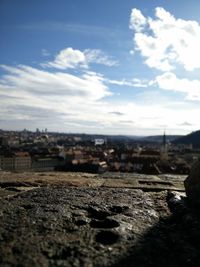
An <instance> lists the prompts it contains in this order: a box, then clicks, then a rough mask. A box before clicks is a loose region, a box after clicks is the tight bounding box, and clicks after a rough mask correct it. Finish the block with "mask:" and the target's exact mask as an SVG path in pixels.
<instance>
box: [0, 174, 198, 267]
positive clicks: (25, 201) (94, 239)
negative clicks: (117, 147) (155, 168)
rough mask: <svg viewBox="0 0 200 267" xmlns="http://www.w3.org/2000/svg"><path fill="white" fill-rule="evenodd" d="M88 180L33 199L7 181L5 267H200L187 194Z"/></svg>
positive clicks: (2, 215) (0, 235)
mask: <svg viewBox="0 0 200 267" xmlns="http://www.w3.org/2000/svg"><path fill="white" fill-rule="evenodd" d="M41 177H42V176H41ZM51 178H52V180H53V176H52V177H51ZM37 179H38V178H37ZM54 179H55V177H54ZM79 179H80V177H79ZM84 179H85V178H84V177H83V180H84ZM88 179H89V181H88V182H89V183H88V184H87V182H86V180H84V183H83V180H82V181H79V186H77V185H78V182H77V181H76V183H75V184H76V187H75V186H74V184H73V183H74V181H75V180H73V183H72V184H71V186H69V183H66V184H64V183H62V184H61V183H60V182H59V183H57V181H55V183H53V182H50V183H49V182H48V181H46V184H45V183H44V180H43V182H41V185H42V186H40V187H39V186H38V187H35V188H34V187H32V188H29V189H28V190H27V191H25V190H21V189H19V187H18V186H19V184H18V182H19V181H16V184H15V186H16V187H15V186H14V184H12V187H10V184H9V188H8V187H7V186H8V184H5V183H7V181H6V180H4V181H3V182H2V186H4V187H5V189H6V190H4V189H2V190H4V194H2V195H1V197H0V266H3V267H4V266H5V267H8V266H10V267H15V266H18V267H19V266H21V267H26V266H28V267H29V266H30V267H32V266H35V267H36V266H41V267H51V266H52V267H53V266H66V267H69V266H72V267H82V266H83V267H100V266H101V267H106V266H112V267H122V266H123V267H124V266H137V267H138V266H139V267H147V266H152V267H158V266H159V267H160V266H162V267H169V266H172V267H175V266H176V267H178V266H193V267H195V266H200V258H199V250H200V243H199V239H200V214H199V213H198V212H196V210H193V209H191V208H188V206H187V201H186V198H185V195H184V192H183V193H180V192H177V191H169V190H160V191H157V188H155V191H154V190H153V189H152V190H151V191H149V188H148V191H147V192H146V189H145V188H144V187H143V190H141V189H130V188H126V187H119V186H118V187H116V188H114V187H108V186H101V185H102V183H99V181H98V182H97V183H96V180H95V179H94V183H93V184H92V182H91V180H90V178H88ZM149 180H151V179H149ZM145 181H146V182H148V181H147V177H145ZM23 182H24V180H23V179H22V180H21V183H23ZM29 182H31V181H29ZM128 182H129V181H128ZM12 183H14V180H12ZM26 183H27V180H26ZM115 183H117V182H115ZM120 183H121V182H120ZM86 184H87V185H86ZM113 184H114V182H113ZM26 186H27V184H24V187H25V188H26ZM29 186H30V184H29ZM32 186H33V184H32ZM17 190H18V191H17ZM7 192H8V194H7ZM10 192H13V193H12V194H10Z"/></svg>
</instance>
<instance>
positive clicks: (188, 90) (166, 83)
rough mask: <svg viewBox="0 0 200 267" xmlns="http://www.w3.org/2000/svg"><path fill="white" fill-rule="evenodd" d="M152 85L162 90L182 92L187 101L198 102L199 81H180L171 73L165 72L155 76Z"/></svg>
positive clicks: (199, 97) (199, 95)
mask: <svg viewBox="0 0 200 267" xmlns="http://www.w3.org/2000/svg"><path fill="white" fill-rule="evenodd" d="M154 84H156V85H157V86H158V87H159V88H161V89H164V90H172V91H177V92H182V93H184V94H185V95H186V99H188V100H196V101H200V80H189V79H186V78H182V79H181V78H178V77H177V76H176V75H175V74H174V73H172V72H166V73H164V74H162V75H159V76H157V77H156V79H155V80H154Z"/></svg>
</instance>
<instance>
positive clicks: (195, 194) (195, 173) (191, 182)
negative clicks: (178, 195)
mask: <svg viewBox="0 0 200 267" xmlns="http://www.w3.org/2000/svg"><path fill="white" fill-rule="evenodd" d="M184 185H185V192H186V195H187V197H188V200H189V201H190V203H191V204H192V205H198V206H199V205H200V160H198V161H197V162H196V163H195V164H194V165H193V167H192V170H191V172H190V174H189V175H188V177H187V179H186V180H185V181H184Z"/></svg>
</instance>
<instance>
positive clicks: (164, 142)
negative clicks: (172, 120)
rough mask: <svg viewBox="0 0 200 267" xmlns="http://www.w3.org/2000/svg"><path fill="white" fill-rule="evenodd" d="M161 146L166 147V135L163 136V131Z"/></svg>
mask: <svg viewBox="0 0 200 267" xmlns="http://www.w3.org/2000/svg"><path fill="white" fill-rule="evenodd" d="M163 146H164V147H165V146H166V135H165V131H164V134H163Z"/></svg>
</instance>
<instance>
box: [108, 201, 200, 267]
mask: <svg viewBox="0 0 200 267" xmlns="http://www.w3.org/2000/svg"><path fill="white" fill-rule="evenodd" d="M171 206H173V208H172V209H171V211H172V215H171V216H169V217H167V218H165V219H161V220H160V221H159V222H158V223H157V224H156V225H155V226H154V227H153V228H151V229H150V230H149V231H148V232H146V233H145V234H144V235H143V236H142V237H141V238H140V239H139V240H140V241H139V242H138V243H137V244H134V245H133V246H132V248H131V249H130V250H129V251H127V253H126V255H124V256H122V258H121V260H119V261H118V262H117V263H116V264H114V265H112V267H122V266H130V267H132V266H137V267H160V266H162V267H169V266H170V267H179V266H190V267H199V266H200V257H199V251H200V213H199V211H198V210H197V209H193V208H191V207H189V206H188V203H187V199H184V205H183V203H180V202H177V205H175V206H174V205H171Z"/></svg>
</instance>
